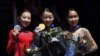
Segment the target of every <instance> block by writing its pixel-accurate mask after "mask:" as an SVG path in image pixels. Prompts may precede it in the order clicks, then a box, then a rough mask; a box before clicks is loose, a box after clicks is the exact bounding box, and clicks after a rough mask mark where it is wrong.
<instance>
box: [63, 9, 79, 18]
mask: <svg viewBox="0 0 100 56" xmlns="http://www.w3.org/2000/svg"><path fill="white" fill-rule="evenodd" d="M70 11H75V12H76V13H77V14H78V12H77V10H76V8H70V9H68V11H67V12H66V15H65V17H66V19H68V14H69V12H70Z"/></svg>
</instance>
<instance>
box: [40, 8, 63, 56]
mask: <svg viewBox="0 0 100 56" xmlns="http://www.w3.org/2000/svg"><path fill="white" fill-rule="evenodd" d="M41 20H42V22H43V24H44V25H45V29H44V30H42V31H40V32H39V33H38V35H39V40H38V42H39V44H38V47H39V49H40V52H41V55H42V56H63V55H64V48H63V46H62V45H61V42H60V40H59V37H57V36H58V35H59V34H60V32H61V31H62V30H61V28H60V27H54V25H53V21H54V20H55V19H54V14H53V12H52V11H51V10H50V9H48V8H46V9H45V10H44V11H43V13H42V15H41Z"/></svg>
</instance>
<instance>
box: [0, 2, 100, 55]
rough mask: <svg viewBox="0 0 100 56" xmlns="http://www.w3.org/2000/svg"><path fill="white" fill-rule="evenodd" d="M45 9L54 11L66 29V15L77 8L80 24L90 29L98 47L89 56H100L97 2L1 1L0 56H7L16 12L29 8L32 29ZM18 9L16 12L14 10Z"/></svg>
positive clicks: (99, 10) (99, 11) (99, 5)
mask: <svg viewBox="0 0 100 56" xmlns="http://www.w3.org/2000/svg"><path fill="white" fill-rule="evenodd" d="M44 7H51V8H53V9H54V11H55V14H56V17H57V19H56V20H57V21H58V22H59V23H60V25H62V27H65V24H66V20H65V14H66V11H67V10H68V9H69V8H76V9H77V11H78V13H79V15H80V22H79V24H80V25H82V26H84V27H86V28H88V29H89V30H90V32H91V34H92V36H93V38H94V40H95V41H96V43H97V45H98V50H97V51H96V52H94V53H91V54H88V55H87V56H100V49H99V47H100V44H99V42H100V40H99V38H100V37H99V36H100V34H99V33H100V25H99V24H100V22H99V20H100V16H99V13H100V2H99V1H96V0H0V56H7V54H6V45H7V40H8V32H9V30H10V29H12V28H13V25H14V18H16V15H17V14H19V13H17V14H16V11H17V12H20V11H21V10H22V9H23V8H28V9H30V10H31V12H32V15H33V16H32V17H33V19H32V21H33V22H32V27H33V28H34V27H35V26H36V25H37V24H38V23H39V22H40V21H39V20H40V19H39V16H38V15H39V12H40V11H41V9H42V8H44ZM14 9H16V10H14Z"/></svg>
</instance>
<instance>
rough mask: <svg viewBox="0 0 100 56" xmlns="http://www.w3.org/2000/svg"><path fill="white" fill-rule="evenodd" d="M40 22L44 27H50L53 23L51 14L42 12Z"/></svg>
mask: <svg viewBox="0 0 100 56" xmlns="http://www.w3.org/2000/svg"><path fill="white" fill-rule="evenodd" d="M42 21H43V23H44V24H45V25H46V26H50V25H51V24H52V23H53V21H54V16H53V13H52V12H49V11H44V12H43V15H42Z"/></svg>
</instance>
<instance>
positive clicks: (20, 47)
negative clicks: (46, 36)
mask: <svg viewBox="0 0 100 56" xmlns="http://www.w3.org/2000/svg"><path fill="white" fill-rule="evenodd" d="M14 38H15V37H14V36H13V35H12V30H11V31H10V32H9V39H8V45H7V53H8V54H10V52H11V51H12V50H13V49H14V52H15V53H14V56H19V55H20V56H24V50H25V47H26V48H28V47H30V43H31V42H32V41H33V40H34V33H32V32H31V31H23V32H20V33H19V34H18V37H17V38H18V42H16V41H15V39H14Z"/></svg>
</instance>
